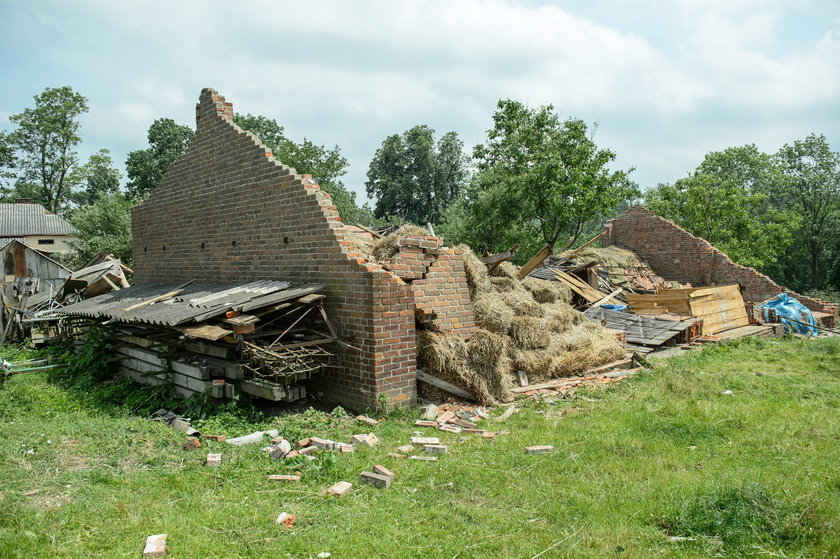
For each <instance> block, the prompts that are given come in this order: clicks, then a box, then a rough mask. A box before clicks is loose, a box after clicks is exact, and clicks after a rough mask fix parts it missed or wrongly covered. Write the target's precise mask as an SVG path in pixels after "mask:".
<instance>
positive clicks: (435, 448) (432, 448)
mask: <svg viewBox="0 0 840 559" xmlns="http://www.w3.org/2000/svg"><path fill="white" fill-rule="evenodd" d="M423 449H424V450H425V451H426V454H446V453H447V452H449V447H448V446H446V445H443V444H427V445H426V446H424V447H423Z"/></svg>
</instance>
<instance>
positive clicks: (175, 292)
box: [123, 280, 192, 312]
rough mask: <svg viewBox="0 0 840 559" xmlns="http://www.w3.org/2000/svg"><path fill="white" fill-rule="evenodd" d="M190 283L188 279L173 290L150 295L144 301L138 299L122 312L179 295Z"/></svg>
mask: <svg viewBox="0 0 840 559" xmlns="http://www.w3.org/2000/svg"><path fill="white" fill-rule="evenodd" d="M191 283H192V280H190V281H188V282H187V283H185V284H184V285H182V286H180V287H179V288H177V289H174V290H172V291H170V292H168V293H164V294H163V295H158V296H157V297H151V298H149V299H146V300H145V301H140V302H139V303H135V304H133V305H131V306H128V307H126V308H124V309H123V312H128V311H133V310H134V309H139V308H140V307H146V306H149V305H152V304H154V303H160V302H161V301H166V300H167V299H171V298H172V297H175V296H176V295H180V294H181V293H183V292H184V288H185V287H187V286H188V285H189V284H191Z"/></svg>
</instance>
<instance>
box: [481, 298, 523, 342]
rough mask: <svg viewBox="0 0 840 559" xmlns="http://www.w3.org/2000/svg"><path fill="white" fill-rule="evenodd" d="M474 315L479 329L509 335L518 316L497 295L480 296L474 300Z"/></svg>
mask: <svg viewBox="0 0 840 559" xmlns="http://www.w3.org/2000/svg"><path fill="white" fill-rule="evenodd" d="M473 315H474V316H475V323H476V325H477V326H478V327H479V328H484V329H485V330H489V331H490V332H495V333H496V334H507V333H508V331H509V330H510V325H511V324H512V323H513V319H514V318H515V317H516V314H515V313H514V312H513V310H512V309H511V308H510V307H509V306H507V305H506V304H505V302H504V301H503V300H502V299H501V298H500V297H499V296H498V295H495V294H491V293H485V294H480V295H478V296H477V297H475V298H474V299H473Z"/></svg>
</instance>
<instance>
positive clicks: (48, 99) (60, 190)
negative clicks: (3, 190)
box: [9, 86, 88, 212]
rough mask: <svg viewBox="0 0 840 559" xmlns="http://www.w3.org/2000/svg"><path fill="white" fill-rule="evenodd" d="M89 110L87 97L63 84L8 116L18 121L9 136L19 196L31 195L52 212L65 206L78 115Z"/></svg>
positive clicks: (48, 90)
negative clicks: (30, 104) (18, 112)
mask: <svg viewBox="0 0 840 559" xmlns="http://www.w3.org/2000/svg"><path fill="white" fill-rule="evenodd" d="M87 110H88V106H87V99H85V97H84V96H82V95H80V94H79V93H76V92H75V91H73V89H72V88H70V87H69V86H64V87H58V88H47V89H45V90H44V91H43V92H42V93H41V94H39V95H36V96H35V107H34V108H27V109H24V111H23V112H22V113H20V114H16V115H12V116H11V117H9V120H11V121H12V123H13V124H16V125H17V128H16V129H15V130H14V131H13V132H12V134H11V136H10V138H9V139H10V140H11V146H13V147H14V149H15V151H16V153H17V163H16V166H17V171H18V173H17V177H18V182H17V183H16V185H15V190H16V194H17V195H18V196H20V197H24V196H26V197H32V198H33V199H34V200H35V201H36V202H38V203H40V204H43V205H44V207H46V208H47V209H48V210H50V211H51V212H58V211H60V210H63V209H64V208H65V206H66V203H67V201H68V200H69V197H70V187H71V183H70V181H69V180H68V175H69V173H70V171H71V169H72V168H73V166H74V165H76V163H77V162H78V155H77V153H76V151H75V148H76V146H77V145H78V144H79V143H80V142H81V138H80V137H79V126H80V125H79V120H78V119H79V116H81V115H82V114H83V113H85V112H87Z"/></svg>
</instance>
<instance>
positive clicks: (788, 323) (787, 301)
mask: <svg viewBox="0 0 840 559" xmlns="http://www.w3.org/2000/svg"><path fill="white" fill-rule="evenodd" d="M761 308H762V309H764V320H769V318H770V309H773V310H774V311H776V316H777V317H778V318H779V322H781V323H782V325H783V326H784V327H785V332H796V333H798V334H804V335H806V336H808V335H810V336H816V335H817V334H818V333H819V331H818V330H817V321H816V320H814V315H813V314H811V311H810V310H809V309H808V307H806V306H805V305H803V304H802V303H800V302H799V301H797V300H796V299H794V298H793V297H791V296H790V295H788V294H787V293H779V295H778V296H777V297H776V298H775V299H771V300H769V301H767V302H766V303H764V304H763V305H761ZM794 320H795V321H796V322H794ZM809 325H810V326H809Z"/></svg>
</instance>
